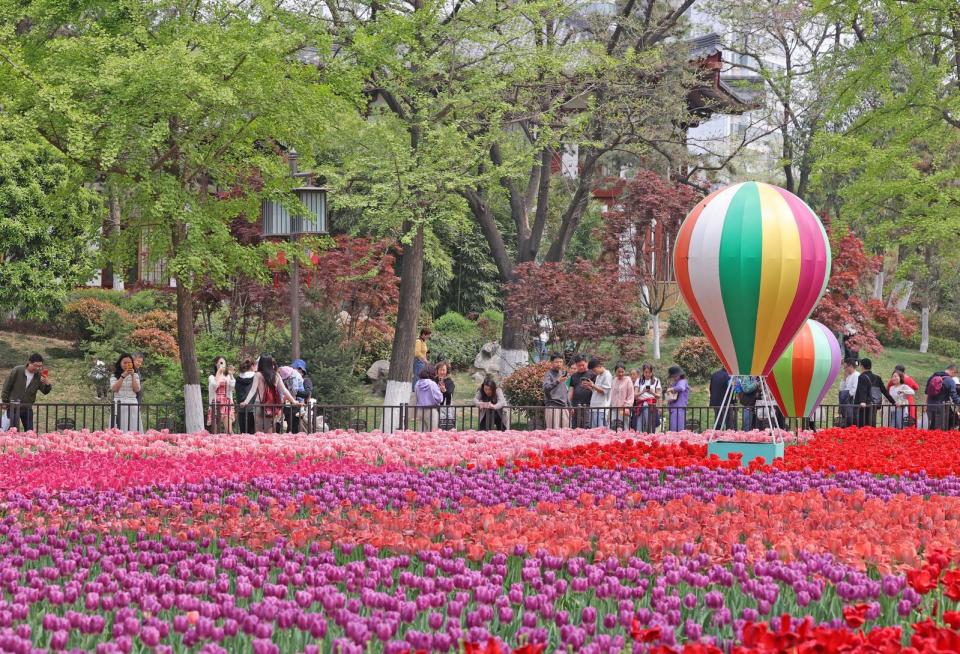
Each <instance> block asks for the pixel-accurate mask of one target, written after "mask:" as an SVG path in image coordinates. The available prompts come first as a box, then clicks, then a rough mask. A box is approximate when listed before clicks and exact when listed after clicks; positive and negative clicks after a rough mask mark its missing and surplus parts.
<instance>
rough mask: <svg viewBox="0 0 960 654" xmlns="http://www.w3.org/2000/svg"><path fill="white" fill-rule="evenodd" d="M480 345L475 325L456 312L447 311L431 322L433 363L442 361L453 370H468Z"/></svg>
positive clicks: (477, 328)
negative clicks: (446, 362)
mask: <svg viewBox="0 0 960 654" xmlns="http://www.w3.org/2000/svg"><path fill="white" fill-rule="evenodd" d="M482 344H483V343H482V342H481V340H480V328H479V327H478V326H477V323H475V322H473V321H472V320H470V319H469V318H466V317H464V316H462V315H460V314H459V313H457V312H456V311H448V312H447V313H445V314H443V315H442V316H440V317H439V318H437V319H436V320H435V321H433V334H432V336H431V338H430V345H429V347H430V358H431V360H433V361H440V360H444V361H448V362H450V365H451V366H452V367H454V368H459V369H463V368H468V367H469V366H471V365H472V364H473V360H474V358H476V356H477V352H479V351H480V346H481V345H482Z"/></svg>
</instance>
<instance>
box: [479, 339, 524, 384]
mask: <svg viewBox="0 0 960 654" xmlns="http://www.w3.org/2000/svg"><path fill="white" fill-rule="evenodd" d="M525 365H527V352H526V351H525V350H506V349H504V348H502V347H500V344H499V343H497V342H496V341H493V342H490V343H484V344H483V347H482V348H480V352H478V353H477V357H476V358H475V359H474V360H473V367H474V368H476V369H477V370H478V371H480V372H482V373H484V374H490V375H494V376H496V377H501V378H502V377H506V376H508V375H510V374H511V373H512V372H513V371H514V370H516V369H517V368H522V367H523V366H525Z"/></svg>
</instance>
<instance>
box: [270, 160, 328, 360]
mask: <svg viewBox="0 0 960 654" xmlns="http://www.w3.org/2000/svg"><path fill="white" fill-rule="evenodd" d="M287 158H288V160H289V162H290V176H291V177H293V179H294V180H300V179H305V180H306V182H305V185H304V186H299V187H297V188H295V189H293V192H294V194H295V195H296V196H297V200H298V203H299V205H298V206H297V208H296V209H295V210H294V211H293V212H292V213H291V212H290V211H288V210H287V209H286V208H285V207H284V206H283V205H282V204H281V203H280V202H277V201H276V200H264V201H263V236H264V237H265V238H271V237H282V238H289V239H290V241H291V242H292V243H293V244H294V246H296V242H297V240H298V239H299V238H300V236H301V235H303V234H311V235H320V234H326V233H327V190H326V189H325V188H322V187H319V186H314V185H313V176H314V174H313V173H312V172H309V171H305V172H300V171H299V170H298V169H297V151H296V150H294V149H292V148H291V150H290V152H289V153H288V155H287ZM304 209H305V210H304ZM290 259H291V260H290V352H291V357H292V358H293V359H299V358H300V262H299V257H298V256H297V253H296V252H294V253H293V256H292V257H291V258H290Z"/></svg>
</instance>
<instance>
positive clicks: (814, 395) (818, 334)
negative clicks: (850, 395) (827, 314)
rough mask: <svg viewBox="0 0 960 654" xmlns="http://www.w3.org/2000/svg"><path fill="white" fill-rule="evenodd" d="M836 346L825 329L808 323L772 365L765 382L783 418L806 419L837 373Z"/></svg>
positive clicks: (831, 335)
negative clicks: (784, 416)
mask: <svg viewBox="0 0 960 654" xmlns="http://www.w3.org/2000/svg"><path fill="white" fill-rule="evenodd" d="M840 358H841V355H840V343H839V342H837V337H836V336H834V335H833V332H831V331H830V330H829V329H827V327H826V326H825V325H823V324H821V323H819V322H817V321H816V320H808V321H807V322H806V323H805V324H804V325H803V327H801V328H800V331H799V332H798V333H797V335H796V337H794V339H793V341H792V342H791V343H790V345H788V346H787V349H786V351H784V353H783V354H782V355H781V356H780V358H779V359H777V362H776V363H775V364H773V370H772V371H771V372H770V376H769V377H768V378H767V381H768V382H769V384H770V391H771V392H772V393H773V397H774V399H776V401H777V404H779V405H780V410H781V411H783V414H784V415H786V416H791V417H793V418H801V417H809V416H810V415H812V414H813V412H814V410H815V409H816V408H817V407H818V406H820V403H821V402H822V401H823V398H824V396H825V395H826V394H827V391H829V390H830V387H831V386H833V382H834V381H835V380H836V379H837V375H838V374H839V373H840Z"/></svg>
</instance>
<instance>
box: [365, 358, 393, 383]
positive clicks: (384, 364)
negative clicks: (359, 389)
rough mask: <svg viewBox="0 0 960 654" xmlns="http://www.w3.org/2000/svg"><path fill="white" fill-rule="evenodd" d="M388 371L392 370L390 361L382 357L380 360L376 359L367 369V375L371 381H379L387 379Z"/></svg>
mask: <svg viewBox="0 0 960 654" xmlns="http://www.w3.org/2000/svg"><path fill="white" fill-rule="evenodd" d="M388 372H390V362H389V361H387V360H386V359H380V360H379V361H374V362H373V365H372V366H370V369H369V370H367V377H368V378H369V379H370V380H371V381H379V380H381V379H386V378H387V373H388Z"/></svg>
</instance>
